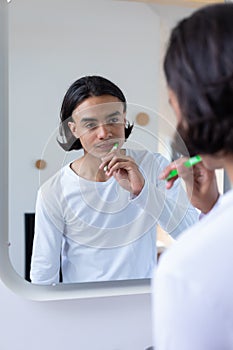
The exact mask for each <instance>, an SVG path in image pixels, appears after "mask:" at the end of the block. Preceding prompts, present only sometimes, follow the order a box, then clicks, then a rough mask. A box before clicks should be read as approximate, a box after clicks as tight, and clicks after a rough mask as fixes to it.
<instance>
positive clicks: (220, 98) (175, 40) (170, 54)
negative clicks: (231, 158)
mask: <svg viewBox="0 0 233 350" xmlns="http://www.w3.org/2000/svg"><path fill="white" fill-rule="evenodd" d="M164 71H165V75H166V79H167V82H168V85H169V87H170V88H171V90H173V91H174V93H175V94H176V96H177V99H178V102H179V105H180V108H181V113H182V117H183V121H184V122H182V121H181V122H180V123H179V124H178V126H177V131H178V133H179V135H180V136H181V138H182V139H183V141H184V142H185V144H186V147H187V148H188V150H189V152H190V154H191V155H192V154H194V153H202V154H215V153H216V152H218V151H224V152H226V153H228V152H230V153H232V152H233V4H218V5H209V6H206V7H204V8H202V9H200V10H198V11H196V12H195V13H194V14H193V15H191V16H190V17H189V18H186V19H184V20H182V21H180V22H179V23H178V25H177V26H176V27H175V28H174V29H173V31H172V33H171V37H170V41H169V44H168V48H167V52H166V55H165V60H164ZM174 146H175V148H176V140H175V142H174ZM178 151H179V150H178Z"/></svg>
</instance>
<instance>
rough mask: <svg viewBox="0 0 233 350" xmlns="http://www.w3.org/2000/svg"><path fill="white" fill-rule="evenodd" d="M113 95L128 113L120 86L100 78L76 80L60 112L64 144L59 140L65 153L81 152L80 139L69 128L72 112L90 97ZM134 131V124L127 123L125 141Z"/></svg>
mask: <svg viewBox="0 0 233 350" xmlns="http://www.w3.org/2000/svg"><path fill="white" fill-rule="evenodd" d="M102 95H111V96H114V97H117V98H118V99H119V101H121V102H122V103H123V106H124V112H126V99H125V96H124V94H123V92H122V91H121V90H120V89H119V87H118V86H116V85H115V84H113V83H112V82H111V81H110V80H108V79H106V78H103V77H100V76H85V77H82V78H80V79H78V80H76V81H75V82H74V83H73V84H72V85H71V86H70V87H69V89H68V90H67V92H66V94H65V96H64V99H63V102H62V106H61V112H60V120H61V121H60V126H59V134H60V136H61V139H62V142H61V141H59V140H58V139H57V142H58V143H59V145H60V146H61V147H62V148H63V149H64V150H65V151H71V150H79V149H81V148H82V144H81V142H80V140H79V139H77V138H75V137H74V135H73V134H72V132H71V131H70V128H69V126H68V121H70V120H71V115H72V112H73V111H74V110H75V108H77V106H78V105H79V104H80V103H81V102H83V101H84V100H85V99H87V98H88V97H92V96H102ZM132 129H133V124H130V123H129V122H128V123H126V127H125V139H127V138H128V137H129V135H130V133H131V131H132Z"/></svg>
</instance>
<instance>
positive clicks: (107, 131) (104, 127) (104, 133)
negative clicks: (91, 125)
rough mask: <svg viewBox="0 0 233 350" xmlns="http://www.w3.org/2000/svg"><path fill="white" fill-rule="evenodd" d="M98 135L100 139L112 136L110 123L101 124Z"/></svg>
mask: <svg viewBox="0 0 233 350" xmlns="http://www.w3.org/2000/svg"><path fill="white" fill-rule="evenodd" d="M97 135H98V138H99V139H104V138H106V137H109V136H111V135H112V134H111V128H110V127H109V125H108V124H100V125H99V126H98V129H97Z"/></svg>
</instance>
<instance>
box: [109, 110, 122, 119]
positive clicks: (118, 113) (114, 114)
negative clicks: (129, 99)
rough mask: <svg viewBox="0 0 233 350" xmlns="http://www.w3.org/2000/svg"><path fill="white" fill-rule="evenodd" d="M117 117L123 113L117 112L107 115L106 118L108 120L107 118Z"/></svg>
mask: <svg viewBox="0 0 233 350" xmlns="http://www.w3.org/2000/svg"><path fill="white" fill-rule="evenodd" d="M116 115H121V113H120V112H119V111H115V112H112V113H110V114H108V115H106V117H105V118H106V119H107V118H111V117H115V116H116Z"/></svg>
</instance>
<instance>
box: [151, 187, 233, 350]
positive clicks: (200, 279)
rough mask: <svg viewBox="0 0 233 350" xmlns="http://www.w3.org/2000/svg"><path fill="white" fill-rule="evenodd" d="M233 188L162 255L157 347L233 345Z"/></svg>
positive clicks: (205, 349)
mask: <svg viewBox="0 0 233 350" xmlns="http://www.w3.org/2000/svg"><path fill="white" fill-rule="evenodd" d="M232 221H233V191H232V190H231V191H229V192H228V193H226V194H225V195H224V196H222V197H221V201H220V204H219V205H218V206H216V208H214V209H213V210H212V211H211V212H210V213H209V214H208V215H206V216H205V217H203V218H202V219H201V220H200V221H199V223H197V224H196V225H194V226H193V227H192V228H191V229H190V230H188V231H187V232H184V235H181V236H180V237H179V239H178V240H177V242H175V243H174V245H173V246H171V247H170V248H169V249H168V250H167V251H166V252H165V253H164V254H163V255H162V257H161V259H160V263H159V265H158V268H157V272H156V277H155V279H154V288H153V289H154V293H153V294H154V316H155V319H154V324H155V334H154V336H155V344H156V346H155V348H156V350H177V349H179V350H231V349H233V279H232V273H233V229H232Z"/></svg>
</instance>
